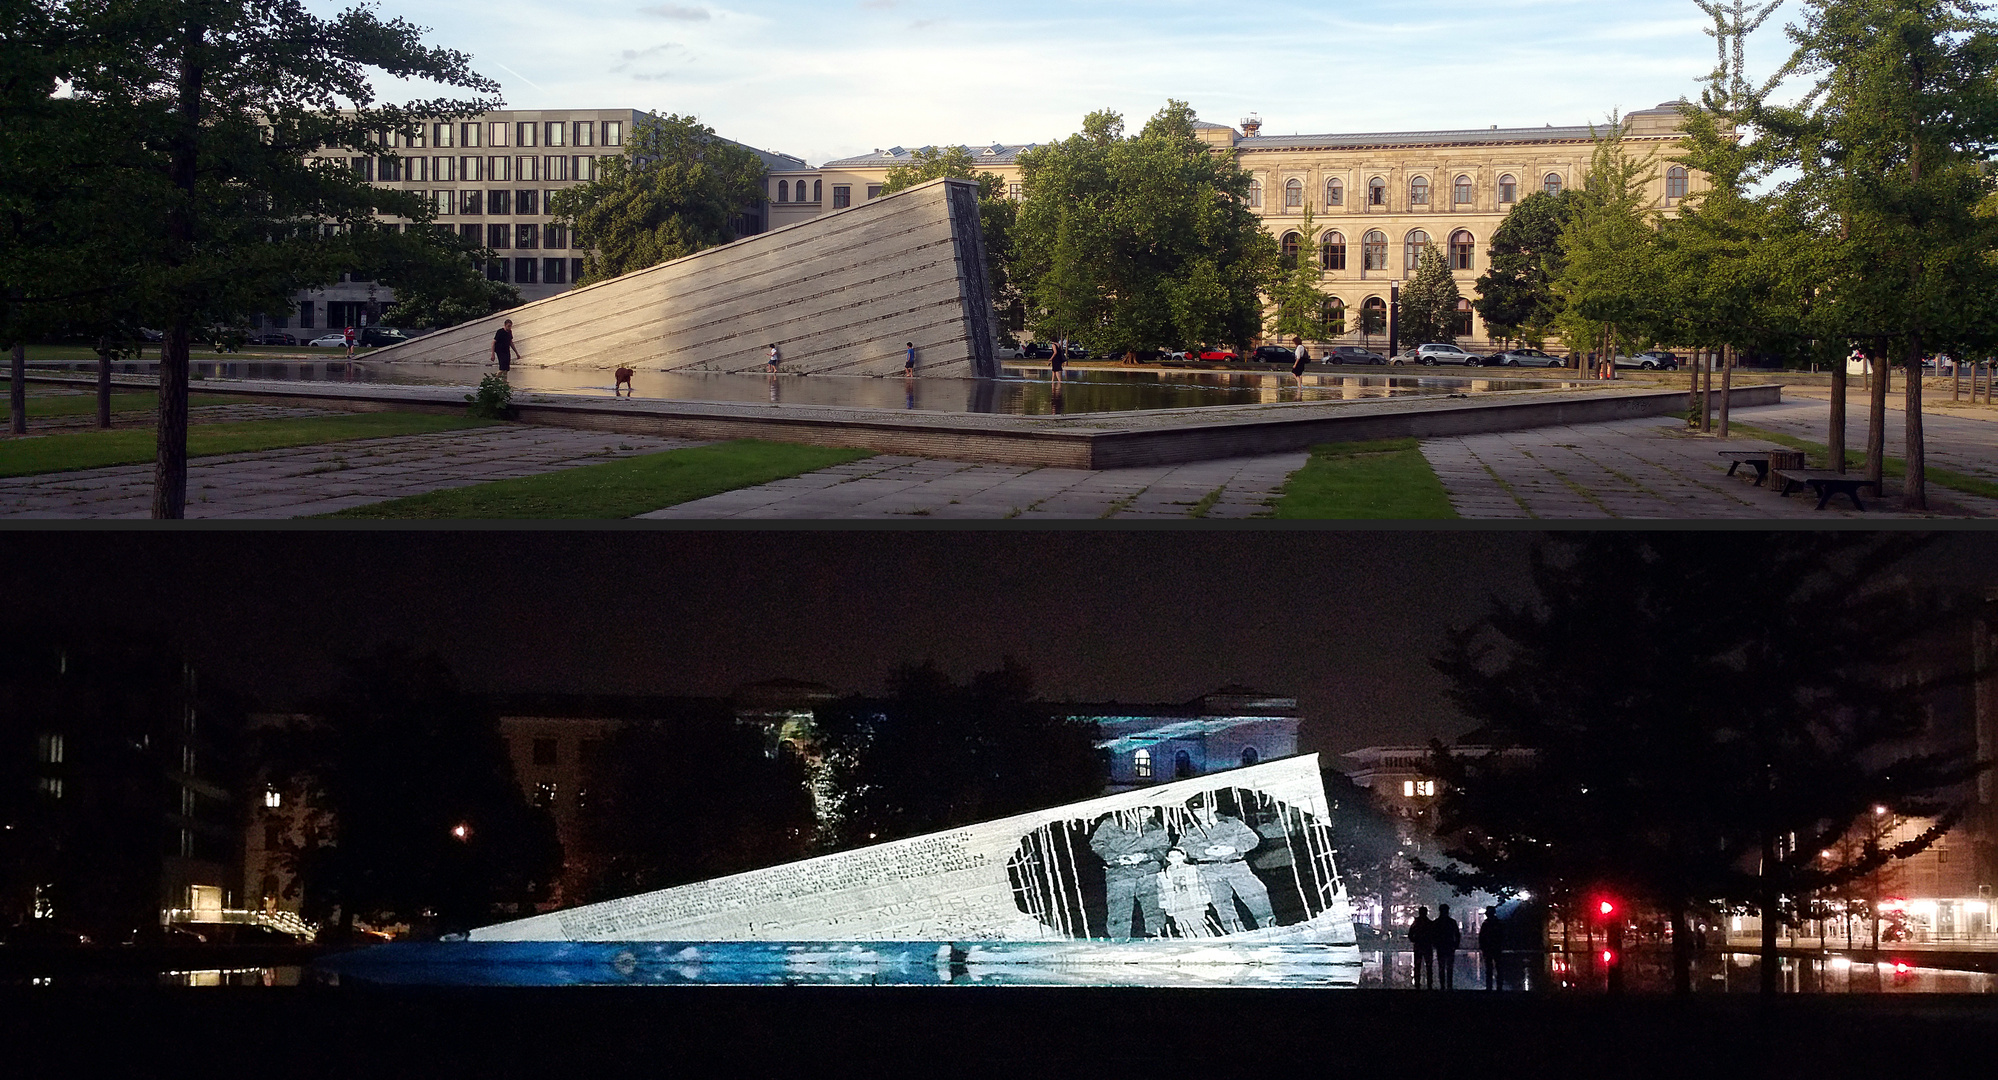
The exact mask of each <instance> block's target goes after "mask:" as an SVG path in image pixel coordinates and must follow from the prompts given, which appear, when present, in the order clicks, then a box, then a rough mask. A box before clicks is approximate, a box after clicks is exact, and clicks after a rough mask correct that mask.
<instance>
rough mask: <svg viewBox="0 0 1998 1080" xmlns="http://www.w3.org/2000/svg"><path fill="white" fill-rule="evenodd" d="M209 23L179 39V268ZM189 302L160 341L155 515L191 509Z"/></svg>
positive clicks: (187, 253)
mask: <svg viewBox="0 0 1998 1080" xmlns="http://www.w3.org/2000/svg"><path fill="white" fill-rule="evenodd" d="M207 37H208V27H207V26H206V25H204V24H202V23H199V22H193V23H189V24H188V25H187V27H186V28H185V30H184V37H183V40H182V42H181V56H180V78H179V80H178V83H177V86H176V87H175V92H176V95H177V97H178V98H179V100H178V101H177V102H175V111H176V112H177V113H178V114H179V116H178V120H179V124H178V125H177V128H176V130H175V131H174V134H173V138H172V139H171V140H170V141H169V143H168V160H169V165H168V169H169V172H170V174H171V177H172V180H173V185H174V187H176V188H178V189H179V191H178V192H177V195H178V198H177V199H176V201H175V202H174V204H173V205H171V206H169V207H168V208H167V214H166V229H167V259H166V262H167V265H168V267H169V268H172V269H178V268H179V267H180V266H181V265H183V264H184V263H186V262H187V261H188V260H190V259H192V258H193V257H194V186H195V165H196V163H197V158H198V155H199V152H200V138H201V96H202V82H203V79H204V77H205V76H206V74H207V70H206V68H204V67H203V66H202V54H203V52H204V51H205V49H206V46H207ZM190 306H191V305H189V304H188V303H187V302H185V301H183V300H181V298H179V297H176V298H174V307H175V310H174V312H173V319H172V325H171V327H169V328H168V330H167V334H166V341H164V342H162V343H161V345H160V420H159V432H158V447H159V456H158V457H157V458H156V459H155V460H154V463H153V517H155V518H168V519H178V518H181V517H184V516H185V515H186V512H187V341H188V336H189V335H190V333H191V332H192V329H193V322H194V317H193V313H192V312H191V311H190V310H189V307H190Z"/></svg>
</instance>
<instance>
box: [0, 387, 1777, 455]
mask: <svg viewBox="0 0 1998 1080" xmlns="http://www.w3.org/2000/svg"><path fill="white" fill-rule="evenodd" d="M29 379H30V381H32V382H46V383H61V384H66V385H72V386H94V385H95V380H89V379H78V378H53V377H46V376H30V377H29ZM114 385H116V386H117V387H118V388H119V389H127V390H132V389H137V390H150V389H152V388H153V383H152V382H151V381H150V380H148V381H137V380H131V379H119V380H115V382H114ZM193 389H195V390H196V391H198V392H206V393H227V394H232V395H237V396H242V397H258V398H273V399H282V400H284V401H286V402H290V403H293V404H297V405H312V406H321V407H326V408H334V409H346V410H350V411H358V412H375V411H383V410H391V409H401V410H408V411H416V412H436V413H442V412H457V411H459V410H461V409H463V408H464V403H463V399H464V388H462V387H450V386H395V385H391V384H382V383H373V384H361V385H346V386H330V385H327V384H324V383H321V384H317V385H313V384H304V385H301V384H296V383H277V382H250V381H235V380H228V381H224V380H214V379H210V380H204V381H202V382H200V383H197V384H196V385H195V386H194V388H193ZM1686 398H1687V392H1686V391H1685V390H1683V389H1667V390H1658V389H1644V390H1614V389H1588V390H1562V391H1522V392H1519V393H1518V395H1517V396H1513V395H1511V394H1508V395H1507V396H1505V397H1503V398H1486V399H1478V398H1423V399H1382V400H1377V401H1352V402H1335V403H1316V402H1296V403H1288V404H1282V405H1262V406H1254V405H1250V406H1204V407H1200V408H1189V409H1168V410H1154V411H1149V412H1145V413H1143V414H1139V415H1135V416H1133V415H1130V414H1118V413H1095V414H1089V415H1088V416H1087V417H1086V421H1087V422H1088V423H1089V424H1091V425H1094V426H1090V427H1082V426H1078V424H1079V423H1080V422H1082V421H1084V419H1085V418H1083V417H1076V416H1014V415H1000V414H963V413H922V414H915V415H911V414H908V413H898V412H894V411H890V410H881V409H862V408H842V407H838V406H825V405H798V406H789V405H767V404H749V403H728V402H685V401H671V400H660V399H647V398H621V399H610V398H590V397H575V398H566V399H557V398H556V397H555V395H543V394H533V393H523V394H522V395H521V397H520V398H518V399H516V401H515V412H516V416H517V418H518V419H520V420H521V421H523V422H525V423H530V424H541V425H545V426H549V427H567V428H580V429H586V430H593V431H610V432H617V433H623V434H631V435H671V436H678V437H681V438H693V439H772V440H778V441H783V442H796V443H807V444H811V445H818V446H851V447H858V448H861V449H865V450H875V451H878V452H881V453H892V454H908V455H912V456H916V457H934V458H948V459H951V460H956V461H979V462H991V463H994V464H1001V465H1031V466H1041V467H1053V468H1068V469H1107V468H1120V467H1131V466H1144V465H1172V464H1179V463H1182V462H1188V461H1207V460H1213V459H1217V458H1230V457H1243V456H1247V455H1251V454H1270V453H1281V452H1284V451H1290V450H1301V449H1304V448H1305V447H1308V446H1312V445H1315V444H1317V443H1325V442H1363V441H1367V440H1372V439H1394V438H1418V439H1432V438H1445V437H1449V436H1453V435H1480V434H1489V433H1491V432H1497V431H1524V430H1529V429H1532V428H1540V427H1555V426H1562V425H1567V424H1586V423H1598V422H1602V421H1609V420H1628V419H1634V418H1637V417H1642V416H1666V415H1670V414H1672V413H1677V412H1679V411H1680V410H1682V409H1683V408H1684V407H1685V402H1686ZM1782 400H1783V384H1781V383H1769V384H1764V385H1759V386H1744V387H1736V388H1735V389H1734V390H1733V404H1734V405H1735V406H1736V407H1741V408H1747V407H1752V406H1756V405H1776V404H1780V403H1781V402H1782ZM1245 412H1252V413H1254V414H1255V415H1253V416H1244V415H1242V414H1243V413H1245ZM1180 416H1184V418H1185V419H1184V420H1183V421H1180V422H1175V419H1176V418H1177V417H1180ZM973 417H975V419H972V418H973ZM1120 421H1121V422H1120Z"/></svg>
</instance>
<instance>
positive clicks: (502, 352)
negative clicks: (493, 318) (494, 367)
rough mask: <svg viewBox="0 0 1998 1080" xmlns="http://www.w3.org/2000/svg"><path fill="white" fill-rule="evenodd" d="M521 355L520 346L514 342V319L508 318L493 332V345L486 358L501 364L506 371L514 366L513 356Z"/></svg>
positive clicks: (501, 369) (501, 368) (501, 367)
mask: <svg viewBox="0 0 1998 1080" xmlns="http://www.w3.org/2000/svg"><path fill="white" fill-rule="evenodd" d="M519 355H520V346H518V345H515V344H514V343H513V320H512V319H508V320H506V321H505V322H504V323H502V324H500V328H499V329H498V330H496V331H494V332H493V347H492V348H491V349H490V350H488V351H487V353H486V359H488V360H492V361H494V362H495V363H497V364H499V369H500V371H502V372H504V371H506V370H507V369H508V368H510V367H512V366H513V358H514V357H516V356H519Z"/></svg>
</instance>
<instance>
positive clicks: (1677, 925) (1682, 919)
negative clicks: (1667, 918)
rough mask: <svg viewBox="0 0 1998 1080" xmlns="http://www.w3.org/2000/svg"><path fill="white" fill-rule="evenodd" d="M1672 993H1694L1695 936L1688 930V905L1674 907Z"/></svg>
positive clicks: (1683, 995)
mask: <svg viewBox="0 0 1998 1080" xmlns="http://www.w3.org/2000/svg"><path fill="white" fill-rule="evenodd" d="M1672 992H1673V993H1674V994H1677V995H1678V996H1680V997H1691V996H1692V993H1693V934H1692V931H1691V930H1688V929H1687V928H1686V905H1684V904H1674V905H1672Z"/></svg>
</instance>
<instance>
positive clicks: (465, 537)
mask: <svg viewBox="0 0 1998 1080" xmlns="http://www.w3.org/2000/svg"><path fill="white" fill-rule="evenodd" d="M1540 539H1541V537H1540V536H1539V535H1537V534H1532V533H1520V532H1494V531H1433V532H1408V531H1369V532H1291V531H1227V532H1218V531H1217V532H1201V533H1190V532H1178V531H1175V532H1122V531H1120V532H1108V531H1103V532H1094V531H1075V532H1070V531H1044V532H1026V531H1021V532H1010V531H1009V532H998V531H983V532H959V531H936V532H930V531H923V532H896V531H853V532H848V531H809V530H800V531H754V532H751V531H742V532H733V531H732V532H657V533H649V532H648V533H641V532H627V531H604V532H556V531H549V532H541V531H493V532H208V533H194V534H181V535H162V534H158V533H150V532H148V533H118V532H94V533H93V532H83V533H67V534H60V533H15V534H9V535H6V536H0V552H4V553H5V562H4V565H5V569H4V570H0V587H4V588H5V594H4V596H0V604H4V607H5V610H6V612H7V617H8V618H9V620H10V621H13V622H14V623H15V626H16V627H17V628H18V627H20V626H22V625H24V624H23V622H22V621H21V620H46V619H53V620H55V621H56V622H58V623H62V624H66V625H69V626H72V627H76V628H79V629H83V630H86V631H89V632H108V633H114V634H157V635H160V636H161V639H162V640H167V641H174V642H178V643H179V644H180V645H181V646H182V647H184V648H185V649H186V650H187V651H188V653H189V655H191V656H192V657H193V658H194V659H195V661H196V662H197V663H198V664H200V665H201V666H202V667H203V668H204V670H206V671H207V672H208V673H209V677H210V678H217V679H221V680H223V681H225V682H227V683H228V684H230V685H233V686H236V687H238V688H241V689H243V690H246V691H249V692H251V693H253V694H258V695H262V696H264V697H266V698H269V699H271V700H273V701H274V702H282V701H283V700H285V699H286V698H295V697H298V696H302V695H304V694H307V693H310V692H311V691H313V690H316V689H318V688H319V687H321V686H323V685H324V684H325V683H326V681H327V680H328V679H329V678H330V676H331V675H332V673H333V672H334V671H335V670H336V669H337V665H338V662H339V660H340V659H341V658H342V657H343V656H346V655H350V654H353V653H357V652H363V651H366V650H368V649H370V648H372V647H373V646H374V645H376V644H378V643H381V642H389V641H394V642H403V643H407V644H411V645H414V646H416V647H417V648H420V649H432V650H435V651H437V652H438V653H440V654H441V655H443V656H444V658H445V659H447V660H448V661H449V662H450V663H451V664H452V666H453V667H454V668H455V669H456V670H457V672H458V674H459V676H460V678H461V679H462V680H463V682H464V683H465V684H466V685H467V686H468V687H471V688H473V689H479V690H492V691H544V692H620V693H622V692H641V693H642V692H651V693H667V694H723V693H726V692H727V691H729V690H730V689H732V688H733V687H735V686H738V685H740V684H743V683H746V682H754V681H758V680H763V679H772V678H794V679H805V680H811V681H816V682H823V683H828V684H830V685H832V686H834V687H837V688H839V689H842V690H861V691H870V690H876V689H879V688H880V687H881V685H882V681H883V676H884V675H885V674H886V673H887V672H888V671H890V670H891V669H893V668H894V667H896V666H898V665H901V664H904V663H912V662H921V661H923V660H935V661H936V662H937V663H938V664H939V665H940V666H942V667H943V668H944V669H945V670H946V671H949V672H951V673H953V674H955V675H958V676H960V677H961V676H965V675H968V674H970V673H972V672H974V671H978V670H983V669H989V668H994V667H997V666H998V665H999V663H1000V661H1001V658H1002V657H1004V656H1007V655H1012V656H1015V657H1018V658H1019V659H1020V660H1022V661H1024V662H1025V663H1026V664H1027V666H1028V667H1029V668H1030V669H1031V670H1032V671H1033V672H1034V674H1035V676H1036V681H1037V687H1038V689H1039V691H1040V693H1041V695H1042V696H1044V697H1047V698H1050V699H1062V700H1085V701H1107V700H1113V699H1114V700H1120V701H1133V702H1151V701H1165V702H1172V701H1184V700H1188V699H1191V698H1193V697H1196V696H1198V695H1200V694H1202V693H1205V692H1207V691H1209V690H1212V689H1215V688H1217V687H1220V686H1222V685H1225V684H1228V683H1237V682H1239V683H1246V684H1248V685H1250V686H1253V687H1255V688H1257V689H1260V690H1264V691H1268V692H1271V693H1277V694H1285V695H1295V696H1296V697H1297V698H1298V699H1299V703H1300V706H1301V710H1302V712H1303V715H1304V716H1305V717H1306V724H1305V727H1304V732H1303V741H1304V746H1303V749H1306V750H1319V751H1327V752H1337V751H1341V750H1349V749H1354V748H1357V747H1361V746H1367V745H1372V744H1376V743H1381V742H1402V741H1409V740H1417V741H1420V740H1426V739H1428V738H1429V737H1431V736H1443V737H1448V736H1451V735H1455V734H1458V733H1460V732H1461V731H1462V730H1464V729H1465V728H1466V727H1467V726H1468V725H1467V724H1466V723H1465V722H1464V721H1463V720H1462V719H1461V718H1459V717H1457V716H1456V715H1455V714H1454V713H1453V712H1452V710H1451V708H1450V706H1449V704H1448V703H1447V702H1446V701H1445V700H1444V698H1443V694H1442V691H1443V681H1442V679H1441V678H1440V677H1438V676H1437V675H1436V674H1435V673H1434V672H1433V671H1431V670H1430V668H1429V665H1428V663H1427V657H1428V656H1429V655H1430V654H1431V653H1432V652H1433V651H1434V650H1435V649H1436V648H1437V647H1438V645H1439V644H1440V642H1441V637H1440V635H1441V632H1442V631H1443V630H1445V629H1446V628H1448V627H1449V626H1452V625H1456V624H1462V623H1466V622H1469V621H1472V620H1474V619H1475V618H1477V616H1478V615H1479V614H1480V613H1481V612H1482V611H1483V610H1484V609H1485V606H1486V604H1487V602H1488V599H1489V598H1490V597H1491V596H1493V595H1495V594H1496V595H1502V596H1506V597H1518V596H1521V595H1523V594H1524V591H1525V590H1526V588H1527V578H1526V556H1527V553H1528V552H1529V551H1530V550H1531V549H1532V547H1533V545H1534V544H1535V543H1537V542H1539V541H1540ZM1991 546H1992V545H1991V538H1990V537H1989V536H1958V537H1954V538H1951V539H1950V540H1949V541H1947V542H1946V545H1945V546H1944V547H1943V548H1940V549H1938V550H1937V551H1936V553H1935V558H1934V559H1932V560H1926V561H1929V562H1931V563H1932V565H1934V566H1936V567H1937V568H1944V567H1948V566H1958V567H1962V566H1965V565H1974V564H1975V563H1978V562H1981V563H1982V564H1984V565H1989V564H1990V561H1991V560H1990V558H1989V556H1990V555H1991V554H1993V552H1992V551H1991V550H1990V549H1991ZM27 625H33V623H32V622H29V623H27Z"/></svg>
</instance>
